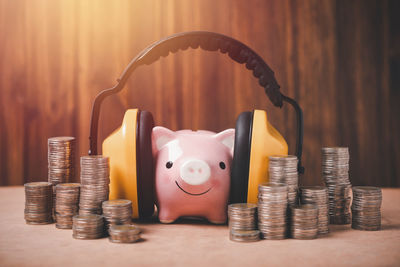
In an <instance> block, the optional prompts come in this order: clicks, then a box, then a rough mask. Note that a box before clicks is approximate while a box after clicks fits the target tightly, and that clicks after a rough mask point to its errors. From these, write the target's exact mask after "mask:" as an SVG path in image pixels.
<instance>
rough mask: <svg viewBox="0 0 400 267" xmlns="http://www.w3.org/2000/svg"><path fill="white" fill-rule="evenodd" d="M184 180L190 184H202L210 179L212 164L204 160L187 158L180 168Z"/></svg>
mask: <svg viewBox="0 0 400 267" xmlns="http://www.w3.org/2000/svg"><path fill="white" fill-rule="evenodd" d="M180 174H181V178H182V179H183V181H185V182H186V183H188V184H190V185H200V184H204V183H205V182H207V181H208V179H209V178H210V176H211V169H210V166H208V164H207V163H206V162H204V161H203V160H199V159H189V160H186V161H185V162H184V163H183V164H182V166H181V170H180Z"/></svg>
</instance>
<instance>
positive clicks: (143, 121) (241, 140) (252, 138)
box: [89, 31, 304, 217]
mask: <svg viewBox="0 0 400 267" xmlns="http://www.w3.org/2000/svg"><path fill="white" fill-rule="evenodd" d="M189 47H191V48H193V49H196V48H198V47H200V48H202V49H204V50H207V51H218V50H219V51H220V52H221V53H227V54H228V56H229V57H230V58H231V59H233V60H234V61H236V62H238V63H239V64H245V66H246V68H247V69H249V70H252V71H253V75H254V77H256V78H257V79H258V82H259V84H260V85H261V86H262V87H263V88H264V90H265V93H266V94H267V96H268V97H269V99H270V100H271V102H272V103H273V104H274V106H276V107H282V105H283V102H286V103H288V104H290V105H291V106H293V108H294V110H295V111H296V120H297V137H296V152H295V154H296V156H297V157H298V159H299V161H298V172H299V173H300V174H302V173H304V167H303V166H302V165H301V155H302V145H303V114H302V110H301V108H300V106H299V105H298V104H297V102H296V101H295V100H293V99H291V98H289V97H287V96H285V95H283V94H282V93H281V92H280V90H279V89H280V86H279V84H278V83H277V81H276V79H275V77H274V72H273V71H272V70H271V68H270V67H269V66H268V65H267V64H266V63H265V61H264V60H263V59H262V58H261V57H260V56H259V55H257V54H256V53H255V52H254V51H253V50H252V49H250V48H249V47H248V46H246V45H245V44H243V43H241V42H239V41H237V40H235V39H233V38H230V37H228V36H225V35H222V34H218V33H213V32H204V31H193V32H184V33H178V34H174V35H171V36H169V37H166V38H164V39H162V40H160V41H158V42H156V43H154V44H152V45H150V46H148V47H147V48H146V49H144V50H143V51H142V52H140V53H139V54H138V55H137V56H136V57H135V58H134V59H132V61H131V62H130V63H129V65H128V66H127V67H126V68H125V70H124V72H123V73H122V75H121V77H120V78H119V79H118V80H117V84H116V85H115V86H114V87H112V88H109V89H106V90H103V91H101V92H100V93H99V94H98V95H97V96H96V98H95V100H94V104H93V108H92V116H91V121H90V136H89V143H90V150H89V155H97V134H98V121H99V115H100V106H101V103H102V102H103V100H104V99H105V98H106V97H108V96H110V95H113V94H116V93H118V92H120V91H121V90H122V89H123V87H124V86H125V84H126V82H127V80H128V78H129V77H130V75H131V74H132V72H133V71H135V70H136V68H137V67H139V66H141V65H150V64H152V63H153V62H155V61H157V60H158V59H159V58H160V57H161V56H162V57H166V56H167V55H168V54H169V52H172V53H175V52H177V51H178V50H186V49H187V48H189ZM130 119H131V120H133V129H134V130H133V132H134V131H136V132H135V134H134V135H135V140H134V142H133V145H132V149H133V151H132V152H133V153H134V154H135V159H136V160H135V162H133V165H134V166H130V167H129V168H133V170H136V171H135V173H134V175H132V177H129V178H128V179H134V180H135V181H133V184H135V185H136V190H135V191H136V192H134V196H133V198H134V199H131V200H132V202H135V201H136V203H137V212H136V214H135V212H134V217H147V216H151V215H152V214H153V213H154V203H155V199H154V182H155V181H154V164H153V156H152V144H151V134H152V129H153V127H154V120H153V116H152V114H151V113H150V112H148V111H141V110H136V113H135V114H134V116H130ZM129 123H132V122H129ZM267 128H268V131H271V132H272V134H273V135H277V136H278V137H279V136H280V134H279V133H278V132H277V131H276V130H275V129H274V128H273V127H272V126H271V125H270V124H269V122H268V121H267V116H266V112H265V111H262V110H254V111H252V112H251V111H250V112H248V111H247V112H242V113H241V114H240V115H239V117H238V119H237V121H236V127H235V144H234V155H233V161H232V168H231V188H230V203H242V202H247V201H248V200H249V197H250V196H249V195H248V194H250V193H249V192H250V191H249V190H250V187H252V188H253V191H254V190H256V188H257V185H258V184H257V183H255V182H256V181H254V180H252V179H253V176H254V175H252V174H251V170H252V169H254V168H255V167H254V166H256V165H257V164H260V161H261V160H264V159H263V158H260V156H259V153H260V152H259V151H260V149H261V150H262V149H263V147H261V148H260V144H261V143H263V142H264V143H265V140H264V139H265V134H264V135H263V133H264V132H265V129H267ZM275 132H276V133H275ZM255 133H261V134H255ZM280 138H281V139H282V140H283V142H282V143H284V144H285V145H286V142H285V141H284V139H283V138H282V137H281V136H280ZM285 149H286V153H287V145H286V148H285ZM119 154H121V153H119ZM111 160H112V159H111ZM111 178H112V177H111ZM252 197H253V198H254V196H252ZM255 197H256V196H255Z"/></svg>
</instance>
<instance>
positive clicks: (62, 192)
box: [55, 183, 80, 229]
mask: <svg viewBox="0 0 400 267" xmlns="http://www.w3.org/2000/svg"><path fill="white" fill-rule="evenodd" d="M79 189H80V184H78V183H64V184H58V185H56V202H55V203H56V206H55V215H56V227H57V228H60V229H71V228H72V217H73V216H74V215H76V214H78V209H79Z"/></svg>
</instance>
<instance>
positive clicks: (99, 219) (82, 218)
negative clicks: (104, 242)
mask: <svg viewBox="0 0 400 267" xmlns="http://www.w3.org/2000/svg"><path fill="white" fill-rule="evenodd" d="M72 221H73V226H72V230H73V233H72V236H73V237H74V238H76V239H96V238H100V237H102V236H103V235H104V218H103V216H102V215H97V214H85V215H75V216H74V217H73V218H72Z"/></svg>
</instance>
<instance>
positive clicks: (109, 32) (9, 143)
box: [0, 0, 400, 186]
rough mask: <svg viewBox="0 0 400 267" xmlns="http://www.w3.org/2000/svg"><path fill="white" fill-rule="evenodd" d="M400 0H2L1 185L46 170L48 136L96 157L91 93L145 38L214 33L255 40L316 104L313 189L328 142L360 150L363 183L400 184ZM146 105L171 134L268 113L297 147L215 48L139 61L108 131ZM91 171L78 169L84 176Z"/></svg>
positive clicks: (257, 90)
mask: <svg viewBox="0 0 400 267" xmlns="http://www.w3.org/2000/svg"><path fill="white" fill-rule="evenodd" d="M398 3H399V2H398V1H395V0H392V1H380V0H365V1H364V0H358V1H349V0H338V1H334V0H304V1H291V0H269V1H267V0H252V1H244V0H243V1H242V0H234V1H232V0H219V1H215V0H195V1H186V0H177V1H162V0H146V1H139V0H126V1H122V0H115V1H108V0H96V1H95V0H93V1H90V0H88V1H79V0H55V1H51V0H35V1H30V0H13V1H9V0H0V92H1V94H0V184H1V185H18V184H23V183H24V182H27V181H34V180H46V179H47V159H46V157H47V138H48V137H51V136H60V135H72V136H76V137H77V139H78V148H79V149H78V151H77V156H78V155H83V154H86V153H87V150H88V135H89V119H90V111H91V105H92V101H93V99H94V97H95V95H96V94H97V93H98V92H100V91H101V90H102V89H105V88H109V87H111V86H112V85H114V83H115V80H116V79H117V78H118V77H119V75H120V74H121V72H122V70H123V69H124V68H125V66H126V65H127V64H128V62H129V61H130V60H131V59H132V58H133V57H134V56H135V55H136V54H137V53H138V52H140V51H141V50H142V49H143V48H144V47H146V46H147V45H149V44H150V43H152V42H154V41H157V40H158V39H160V38H162V37H165V36H168V35H170V34H173V33H176V32H182V31H190V30H208V31H215V32H219V33H222V34H226V35H229V36H232V37H233V38H236V39H238V40H240V41H242V42H244V43H245V44H247V45H249V46H250V47H251V48H253V49H254V50H255V51H256V52H258V53H259V54H260V55H261V56H262V57H263V58H264V59H265V60H266V61H267V62H268V64H269V65H270V66H271V68H272V69H273V70H274V71H275V73H276V77H277V79H278V81H279V83H280V84H281V87H282V92H284V93H285V94H287V95H289V96H292V97H294V98H295V99H297V100H298V101H299V103H300V105H301V106H302V108H303V111H304V118H305V129H304V164H305V167H306V174H305V175H304V176H303V177H302V182H301V183H302V184H320V183H321V175H320V172H321V167H320V164H321V161H320V148H321V146H349V147H350V154H351V181H352V182H353V184H356V185H360V184H365V185H379V186H399V185H400V120H399V114H400V108H399V100H400V96H399V85H400V83H399V77H400V74H399V72H400V71H399V70H400V57H399V55H400V54H399V47H400V45H399V44H400V42H399V40H400V39H399V29H400V27H399V25H400V24H399V19H398V17H399V16H398V13H399V11H400V9H399V4H398ZM130 107H139V108H141V109H144V110H149V111H151V112H152V113H153V115H154V117H155V120H156V124H158V125H163V126H166V127H169V128H171V129H182V128H191V129H208V130H214V131H221V130H223V129H225V128H229V127H234V126H235V120H236V118H237V116H238V115H239V113H240V112H241V111H245V110H251V109H254V108H259V109H266V110H267V112H268V115H269V118H270V120H271V121H272V123H273V125H274V126H276V128H277V129H278V130H279V131H280V132H281V133H282V134H283V135H284V136H285V138H286V139H287V140H288V142H289V146H290V150H291V152H292V153H293V151H294V143H295V142H294V138H295V136H294V132H295V121H294V113H293V111H292V109H291V108H290V107H289V108H288V107H283V108H282V109H278V108H275V107H273V106H272V104H271V103H269V100H268V99H267V97H266V96H265V95H264V93H263V90H262V88H261V87H259V86H258V84H257V81H256V80H255V79H254V78H253V76H252V74H251V73H250V72H249V71H247V70H246V68H244V66H242V65H239V64H237V63H234V62H233V61H231V60H230V59H229V58H228V57H227V56H226V55H223V54H217V53H215V52H205V51H200V50H189V51H185V52H178V53H177V54H175V55H173V56H171V55H170V56H169V57H167V58H164V59H162V60H160V61H158V62H156V63H154V64H153V65H151V66H145V67H141V68H139V69H138V70H137V71H136V72H135V73H134V75H132V77H131V80H130V82H129V84H128V86H127V88H125V90H124V91H123V92H121V93H120V94H119V95H117V96H114V97H111V98H110V99H107V100H106V101H105V103H104V105H103V111H102V113H101V117H100V120H101V123H100V129H101V131H100V137H101V139H103V138H104V137H106V136H107V135H108V134H109V133H110V132H111V131H113V130H114V129H115V128H116V127H118V126H119V125H120V123H121V120H122V117H123V114H124V111H125V110H126V109H128V108H130ZM78 179H79V177H77V180H78Z"/></svg>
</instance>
